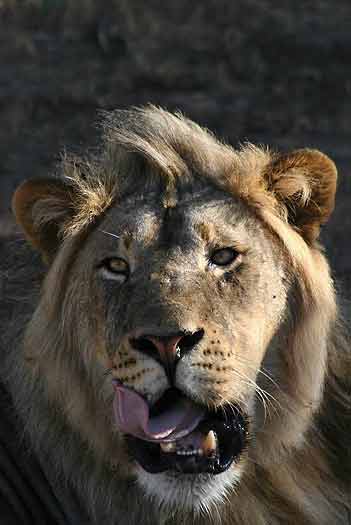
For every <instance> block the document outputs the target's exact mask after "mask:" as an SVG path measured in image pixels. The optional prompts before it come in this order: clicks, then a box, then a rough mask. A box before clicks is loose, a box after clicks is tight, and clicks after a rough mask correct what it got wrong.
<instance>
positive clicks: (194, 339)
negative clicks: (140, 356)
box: [130, 329, 204, 374]
mask: <svg viewBox="0 0 351 525" xmlns="http://www.w3.org/2000/svg"><path fill="white" fill-rule="evenodd" d="M203 335H204V330H202V329H201V330H197V331H196V332H194V333H190V334H189V333H186V332H181V333H179V334H175V335H167V336H159V335H157V336H156V335H148V334H145V335H143V336H140V337H137V338H134V339H133V338H131V339H130V344H131V346H132V347H133V348H135V349H136V350H139V351H140V352H143V353H144V354H146V355H148V356H150V357H153V358H154V359H156V361H159V362H161V363H162V364H163V366H164V367H165V368H166V370H167V372H168V373H169V374H172V373H173V371H174V368H175V365H176V363H177V361H179V359H182V357H184V355H185V354H187V353H188V352H190V351H191V350H192V349H193V348H195V346H196V345H197V344H198V343H199V342H200V340H201V339H202V337H203Z"/></svg>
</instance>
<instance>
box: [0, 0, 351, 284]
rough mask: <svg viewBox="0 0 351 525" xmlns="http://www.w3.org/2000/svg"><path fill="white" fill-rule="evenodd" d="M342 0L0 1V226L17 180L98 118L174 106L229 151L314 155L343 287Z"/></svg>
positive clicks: (345, 60)
mask: <svg viewBox="0 0 351 525" xmlns="http://www.w3.org/2000/svg"><path fill="white" fill-rule="evenodd" d="M350 49H351V3H350V0H338V2H335V0H319V1H318V0H314V1H312V0H311V1H300V2H292V1H290V0H279V1H278V0H236V1H233V0H201V1H200V0H194V1H193V2H189V1H188V0H177V1H176V2H175V1H172V0H163V1H162V0H148V1H145V0H114V1H108V0H106V1H104V2H99V1H98V0H96V1H94V0H66V1H64V0H0V65H1V68H0V191H1V193H0V194H1V202H0V228H1V233H2V234H3V235H6V234H7V233H9V232H10V231H11V230H12V228H13V223H12V219H11V216H10V214H9V209H10V197H11V193H12V191H13V189H14V188H15V186H16V185H17V184H18V183H19V181H21V180H22V179H24V178H27V177H30V176H34V175H43V174H45V173H47V172H49V171H50V170H53V169H54V166H55V164H56V163H57V160H58V159H59V155H60V152H62V150H63V149H64V148H66V149H68V150H73V151H81V150H84V149H86V148H94V147H96V145H97V136H98V133H97V130H96V128H95V126H94V123H95V122H96V119H97V115H98V110H101V109H112V108H116V107H119V108H123V107H128V106H130V105H139V104H144V103H147V102H152V103H154V104H160V105H162V106H165V107H167V108H169V109H175V108H176V109H180V110H182V111H183V112H185V113H186V114H187V115H188V116H190V117H192V118H194V119H195V120H197V121H198V122H200V123H201V124H204V125H206V126H208V127H210V128H211V129H213V130H215V131H216V132H217V133H219V134H220V135H221V136H222V137H224V138H225V139H226V140H228V141H230V142H231V143H233V144H237V143H238V142H239V141H245V140H250V141H253V142H259V143H264V144H268V145H270V146H271V147H273V148H276V149H284V150H286V149H289V148H295V147H301V146H311V147H317V148H320V149H321V150H322V151H324V152H326V153H327V154H329V155H330V156H331V157H332V158H333V159H334V160H335V161H336V163H337V165H338V167H339V171H340V182H339V189H338V198H337V208H336V212H335V214H334V216H333V219H332V220H331V222H330V224H329V225H328V227H327V228H326V229H325V232H324V233H323V239H324V242H325V244H326V246H327V250H328V253H329V254H330V258H331V260H332V265H333V269H334V271H335V274H336V276H337V277H338V278H339V279H341V280H342V281H345V282H346V284H347V286H349V285H350V284H351V253H350V252H351V246H350V233H351V209H350V208H351V152H350V148H349V144H350V122H351V102H350V95H351V54H350Z"/></svg>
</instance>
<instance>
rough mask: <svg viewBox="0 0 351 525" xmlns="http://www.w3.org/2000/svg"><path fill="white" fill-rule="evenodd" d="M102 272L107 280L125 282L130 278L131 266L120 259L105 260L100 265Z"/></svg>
mask: <svg viewBox="0 0 351 525" xmlns="http://www.w3.org/2000/svg"><path fill="white" fill-rule="evenodd" d="M100 271H101V274H102V276H103V277H104V278H105V279H114V280H115V281H119V282H124V281H126V280H127V279H128V277H129V265H128V263H127V262H126V261H125V260H124V259H120V258H119V257H110V258H109V259H104V260H103V261H102V263H101V265H100Z"/></svg>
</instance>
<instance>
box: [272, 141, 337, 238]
mask: <svg viewBox="0 0 351 525" xmlns="http://www.w3.org/2000/svg"><path fill="white" fill-rule="evenodd" d="M265 178H266V183H267V186H268V189H269V190H270V191H272V192H273V193H274V195H275V197H276V198H277V199H278V201H280V202H281V203H282V204H284V205H285V207H286V209H287V211H288V221H289V223H290V224H291V225H292V226H294V227H296V228H297V229H298V231H299V232H300V233H301V235H302V236H303V237H304V239H305V240H306V241H307V242H313V241H314V240H315V239H317V238H318V236H319V230H320V226H321V225H322V224H324V223H326V222H327V221H328V219H329V216H330V214H331V213H332V211H333V209H334V203H335V192H336V180H337V170H336V166H335V164H334V162H333V161H332V160H331V159H330V158H329V157H327V156H326V155H324V154H323V153H321V152H320V151H318V150H313V149H300V150H296V151H293V152H292V153H287V154H278V155H276V156H275V157H274V158H273V160H272V162H271V163H270V164H269V166H268V167H267V169H266V172H265Z"/></svg>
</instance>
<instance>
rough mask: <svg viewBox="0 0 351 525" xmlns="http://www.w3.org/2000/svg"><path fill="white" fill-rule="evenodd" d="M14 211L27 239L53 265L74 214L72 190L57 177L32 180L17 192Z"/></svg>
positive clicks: (13, 200) (13, 202) (26, 182)
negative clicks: (65, 228) (65, 229)
mask: <svg viewBox="0 0 351 525" xmlns="http://www.w3.org/2000/svg"><path fill="white" fill-rule="evenodd" d="M12 209H13V211H14V214H15V216H16V221H17V223H18V224H19V225H20V226H21V228H22V229H23V231H24V233H25V236H26V238H27V239H28V240H29V242H30V243H31V244H32V245H33V246H34V248H36V249H37V250H39V251H40V252H41V254H42V256H43V259H44V260H45V261H46V262H51V261H52V259H53V258H54V256H55V253H56V251H57V249H58V246H59V244H60V240H61V237H62V233H63V229H64V225H65V224H67V222H68V221H69V220H70V218H72V216H73V214H74V207H73V189H72V186H70V185H69V184H68V183H67V182H65V181H63V180H62V179H56V178H54V177H47V178H38V179H29V180H27V181H25V182H23V183H22V184H21V185H20V186H19V187H18V188H17V190H16V191H15V194H14V196H13V199H12Z"/></svg>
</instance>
